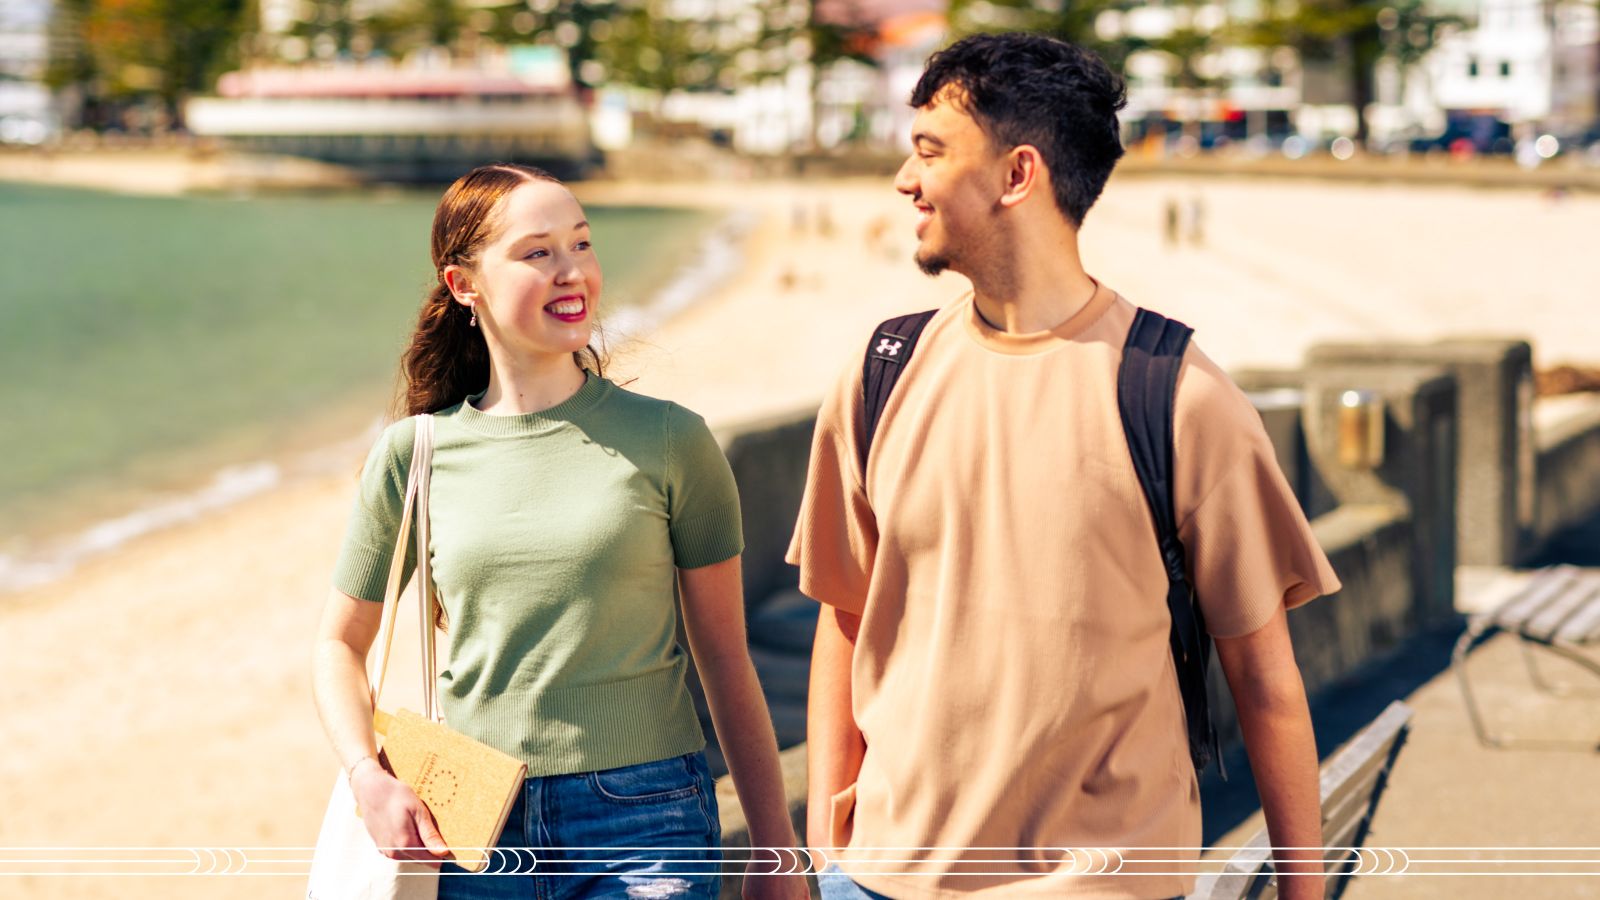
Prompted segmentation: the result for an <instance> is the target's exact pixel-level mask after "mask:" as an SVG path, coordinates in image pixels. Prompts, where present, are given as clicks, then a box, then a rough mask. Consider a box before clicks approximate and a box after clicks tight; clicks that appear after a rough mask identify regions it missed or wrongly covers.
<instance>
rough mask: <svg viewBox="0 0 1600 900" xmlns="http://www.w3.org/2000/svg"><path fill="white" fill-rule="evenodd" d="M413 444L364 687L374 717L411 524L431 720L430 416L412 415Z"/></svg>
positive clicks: (426, 711) (425, 695)
mask: <svg viewBox="0 0 1600 900" xmlns="http://www.w3.org/2000/svg"><path fill="white" fill-rule="evenodd" d="M415 418H416V432H417V436H416V440H415V442H414V443H413V444H412V447H411V471H410V472H409V473H408V475H407V476H406V495H405V502H404V503H403V504H402V505H401V509H400V528H399V529H398V531H397V532H396V536H395V547H394V555H393V557H392V558H391V559H390V560H389V578H388V580H387V581H386V582H385V583H384V588H383V618H382V620H381V621H380V623H379V625H378V636H377V640H376V642H375V643H374V649H376V650H377V655H376V656H375V657H373V658H372V662H371V666H370V671H369V673H368V677H367V683H368V684H369V685H370V697H371V700H372V709H373V712H374V713H376V712H377V709H378V700H379V698H380V697H382V696H383V684H384V680H385V678H386V677H387V676H388V674H389V656H390V651H391V650H393V648H394V631H395V623H396V615H397V613H398V612H399V608H400V591H401V587H402V585H403V584H404V582H405V564H406V545H407V544H408V543H409V542H410V539H411V532H412V528H411V526H412V523H413V522H415V523H416V526H417V528H416V531H417V574H418V582H419V584H418V585H417V595H418V596H419V597H420V598H421V600H422V612H423V616H422V619H421V628H420V629H419V630H421V631H422V633H423V637H422V646H423V651H424V652H423V654H422V668H423V681H424V685H423V703H424V709H423V714H424V715H426V716H428V717H429V718H435V717H436V713H435V704H434V671H435V669H436V664H435V662H434V659H433V624H432V617H431V615H430V614H429V613H430V612H431V605H430V600H431V598H432V595H433V579H432V577H431V576H432V574H433V572H432V567H431V566H430V565H429V562H428V524H427V523H428V482H429V479H428V475H429V474H430V472H431V470H432V468H433V416H431V415H426V414H424V415H420V416H416V417H415Z"/></svg>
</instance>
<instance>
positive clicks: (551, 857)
mask: <svg viewBox="0 0 1600 900" xmlns="http://www.w3.org/2000/svg"><path fill="white" fill-rule="evenodd" d="M481 849H484V850H485V851H486V852H487V853H488V854H489V858H490V863H489V868H488V869H487V870H486V871H485V872H484V873H483V875H485V876H505V875H530V874H534V873H539V874H543V875H552V876H558V877H559V876H582V875H604V874H612V873H614V872H615V871H616V868H615V866H616V858H617V857H616V854H617V852H618V851H638V852H640V856H639V858H638V860H637V861H638V862H640V863H641V864H655V863H659V864H660V865H661V866H662V868H660V869H653V870H652V871H651V874H653V875H662V876H669V877H670V876H673V875H706V874H723V875H736V874H742V873H743V872H744V871H745V868H746V866H747V864H748V863H749V862H750V860H752V859H756V860H767V861H770V862H771V868H770V869H768V870H767V871H768V872H769V873H771V874H779V875H802V874H805V873H807V872H819V871H821V870H822V869H824V868H826V867H827V865H828V864H829V863H830V862H837V863H839V864H840V865H841V867H842V868H843V869H844V870H845V872H846V874H851V875H902V876H927V877H935V876H939V877H950V876H952V875H954V876H974V877H976V876H986V877H995V876H1005V875H1020V876H1025V877H1037V876H1039V875H1040V874H1042V873H1043V872H1045V871H1063V870H1064V871H1067V872H1070V873H1072V874H1074V875H1081V876H1091V877H1105V878H1111V877H1120V878H1136V877H1151V876H1172V875H1184V876H1188V875H1206V874H1213V873H1219V872H1222V871H1223V869H1224V868H1225V867H1226V866H1227V864H1228V856H1229V854H1228V853H1226V852H1222V853H1219V854H1217V856H1216V858H1214V859H1199V858H1197V856H1198V854H1199V853H1200V851H1202V850H1203V849H1207V848H1199V847H1117V848H1110V847H855V848H851V849H850V850H849V851H848V854H847V855H840V854H839V851H838V849H837V848H805V847H753V848H726V849H725V850H724V853H725V858H724V859H723V860H722V861H720V862H715V861H703V860H684V859H674V858H673V857H674V853H676V852H689V851H694V852H700V851H703V850H704V849H705V848H701V847H490V848H481ZM1223 849H1226V848H1223ZM1283 849H1310V848H1283ZM1316 849H1319V850H1321V851H1322V853H1323V855H1324V857H1325V858H1327V859H1329V860H1330V862H1329V864H1328V872H1329V874H1341V875H1357V876H1361V877H1364V878H1373V877H1376V878H1382V877H1389V876H1397V875H1406V876H1411V877H1420V876H1438V877H1456V876H1478V877H1523V878H1525V877H1532V876H1553V877H1590V878H1593V877H1600V847H1321V848H1316ZM313 850H314V848H312V847H0V882H3V880H4V879H6V878H16V877H57V878H59V877H117V878H138V877H145V878H149V877H162V878H175V877H197V876H198V877H261V876H268V877H271V876H280V877H289V876H292V877H305V876H306V875H307V874H308V873H309V872H310V868H311V856H312V852H313ZM650 854H657V855H655V856H652V855H650ZM1052 862H1054V865H1052ZM922 867H929V868H927V869H925V870H921V871H919V869H920V868H922ZM473 877H482V876H473Z"/></svg>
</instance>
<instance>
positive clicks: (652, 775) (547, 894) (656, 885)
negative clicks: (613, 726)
mask: <svg viewBox="0 0 1600 900" xmlns="http://www.w3.org/2000/svg"><path fill="white" fill-rule="evenodd" d="M498 846H499V847H501V848H517V849H518V850H520V851H521V852H510V851H508V852H502V853H495V854H493V858H491V860H490V863H489V868H488V869H486V870H484V871H483V872H482V873H479V874H476V875H474V874H471V873H469V872H466V871H465V870H463V869H461V868H460V867H458V866H454V865H450V864H446V865H445V866H444V867H443V868H442V870H441V872H440V875H441V877H440V878H439V900H499V898H511V897H516V898H525V900H589V898H596V900H599V898H605V900H715V898H716V896H717V892H718V890H719V889H720V888H721V883H722V878H721V871H722V827H721V825H720V823H719V821H718V818H717V796H716V790H715V782H713V781H712V779H711V771H710V769H708V768H707V767H706V759H705V754H704V753H699V752H696V753H690V754H687V755H685V756H675V757H673V758H671V759H663V760H660V761H658V762H648V763H642V764H640V765H636V766H624V767H622V768H620V769H606V770H604V771H600V772H580V773H578V774H575V775H549V776H545V777H540V778H529V779H528V780H527V781H525V782H524V783H523V787H522V794H521V795H520V796H519V797H518V798H517V801H516V804H515V805H514V806H513V807H512V808H511V816H510V818H509V819H508V820H507V821H506V829H505V831H504V832H503V833H502V834H501V835H500V842H499V844H498Z"/></svg>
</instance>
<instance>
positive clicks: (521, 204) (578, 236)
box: [456, 181, 601, 355]
mask: <svg viewBox="0 0 1600 900" xmlns="http://www.w3.org/2000/svg"><path fill="white" fill-rule="evenodd" d="M475 268H476V271H472V272H467V271H463V272H462V274H464V275H466V276H467V280H468V281H469V282H470V285H471V290H470V293H466V295H465V296H464V292H463V291H460V290H457V291H456V297H457V299H458V300H470V301H471V302H473V304H474V308H475V310H476V312H477V316H478V327H479V328H482V329H483V331H484V336H485V337H486V338H487V339H488V340H489V343H490V345H491V346H493V345H495V344H498V345H500V346H501V347H503V348H505V349H507V350H510V351H512V352H514V353H517V354H519V355H521V354H533V355H566V354H571V353H573V352H576V351H578V350H582V349H583V348H584V346H585V345H586V344H588V343H589V337H590V331H591V329H592V328H593V327H594V316H595V307H596V306H597V305H598V304H599V302H600V281H601V275H600V261H599V260H598V259H596V258H595V255H594V248H593V247H592V246H591V245H590V243H589V223H588V221H587V220H586V219H585V218H584V215H583V207H581V206H579V205H578V200H577V198H575V197H573V196H572V193H571V192H570V191H568V190H567V189H566V188H565V187H563V186H562V185H559V184H556V183H555V182H552V181H529V182H525V183H523V184H521V185H519V186H517V187H516V188H515V189H513V190H512V191H511V193H509V194H507V195H506V197H505V200H504V201H502V202H501V207H500V211H499V223H498V228H497V232H496V234H495V236H494V238H493V239H491V240H490V242H489V243H488V244H487V245H486V246H485V247H484V248H483V252H482V253H481V254H480V255H479V257H478V265H477V266H476V267H475Z"/></svg>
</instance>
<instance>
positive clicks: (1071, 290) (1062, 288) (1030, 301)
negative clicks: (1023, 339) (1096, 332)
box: [968, 232, 1098, 334]
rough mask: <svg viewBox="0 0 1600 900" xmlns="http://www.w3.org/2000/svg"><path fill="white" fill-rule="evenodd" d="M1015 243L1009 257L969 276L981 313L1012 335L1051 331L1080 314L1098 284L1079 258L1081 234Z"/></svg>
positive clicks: (1037, 238)
mask: <svg viewBox="0 0 1600 900" xmlns="http://www.w3.org/2000/svg"><path fill="white" fill-rule="evenodd" d="M1069 235H1070V236H1069V237H1067V238H1066V239H1060V235H1050V236H1045V235H1038V234H1037V233H1036V236H1035V237H1034V238H1033V239H1032V240H1029V239H1023V240H1020V241H1016V242H1014V244H1013V246H1014V247H1015V248H1016V252H1015V253H1013V254H1011V255H1010V256H1009V257H1008V258H1005V259H1001V260H997V261H996V262H995V264H993V265H990V266H985V267H984V268H983V270H982V271H975V272H972V273H970V274H969V275H968V277H969V278H971V280H972V287H973V297H974V302H975V303H976V304H977V308H978V315H980V316H982V317H983V319H984V321H986V322H988V323H989V324H990V325H991V326H992V327H994V328H996V329H998V330H1000V331H1006V332H1010V333H1013V334H1030V333H1032V332H1036V331H1048V330H1049V329H1051V328H1054V327H1056V326H1057V325H1060V324H1061V323H1063V322H1065V321H1067V320H1068V319H1071V318H1072V317H1073V316H1075V315H1077V314H1078V312H1079V311H1081V310H1082V309H1083V308H1084V307H1085V306H1088V305H1089V301H1090V300H1091V299H1093V297H1094V295H1095V292H1096V290H1097V289H1098V285H1097V284H1096V283H1095V280H1094V279H1093V278H1091V277H1090V276H1089V273H1088V272H1086V271H1084V268H1083V263H1082V261H1081V260H1080V259H1079V258H1078V242H1077V235H1076V234H1071V233H1070V232H1069Z"/></svg>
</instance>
